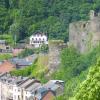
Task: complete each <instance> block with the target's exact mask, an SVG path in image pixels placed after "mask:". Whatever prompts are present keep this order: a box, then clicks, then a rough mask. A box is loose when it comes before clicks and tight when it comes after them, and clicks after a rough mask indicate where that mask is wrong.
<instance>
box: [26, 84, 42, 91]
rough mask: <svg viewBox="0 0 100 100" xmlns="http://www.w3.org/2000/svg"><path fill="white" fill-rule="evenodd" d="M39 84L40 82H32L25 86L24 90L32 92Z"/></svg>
mask: <svg viewBox="0 0 100 100" xmlns="http://www.w3.org/2000/svg"><path fill="white" fill-rule="evenodd" d="M40 86H41V83H34V84H32V85H31V86H29V87H28V88H26V91H30V92H34V91H35V90H36V89H37V88H39V87H40Z"/></svg>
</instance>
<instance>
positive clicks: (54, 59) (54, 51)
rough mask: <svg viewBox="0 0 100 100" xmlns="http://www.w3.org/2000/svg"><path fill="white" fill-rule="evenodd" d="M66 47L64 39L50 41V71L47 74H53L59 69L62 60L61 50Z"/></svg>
mask: <svg viewBox="0 0 100 100" xmlns="http://www.w3.org/2000/svg"><path fill="white" fill-rule="evenodd" d="M65 47H66V44H64V43H63V42H62V41H59V40H52V41H50V42H49V63H48V69H49V73H48V75H47V76H49V75H50V74H52V73H53V72H54V71H55V70H57V69H58V67H59V65H60V63H61V60H60V51H61V50H62V49H63V48H65Z"/></svg>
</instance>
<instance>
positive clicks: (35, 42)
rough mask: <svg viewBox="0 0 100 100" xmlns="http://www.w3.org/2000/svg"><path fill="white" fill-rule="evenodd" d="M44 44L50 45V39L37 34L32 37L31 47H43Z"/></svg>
mask: <svg viewBox="0 0 100 100" xmlns="http://www.w3.org/2000/svg"><path fill="white" fill-rule="evenodd" d="M43 44H48V38H47V36H46V35H44V34H40V33H37V34H35V35H32V36H30V45H32V46H33V47H35V48H38V47H41V46H42V45H43Z"/></svg>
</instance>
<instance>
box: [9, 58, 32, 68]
mask: <svg viewBox="0 0 100 100" xmlns="http://www.w3.org/2000/svg"><path fill="white" fill-rule="evenodd" d="M10 61H11V62H12V63H13V64H15V65H17V66H20V67H25V66H30V65H32V62H31V61H27V60H26V59H20V58H12V59H10Z"/></svg>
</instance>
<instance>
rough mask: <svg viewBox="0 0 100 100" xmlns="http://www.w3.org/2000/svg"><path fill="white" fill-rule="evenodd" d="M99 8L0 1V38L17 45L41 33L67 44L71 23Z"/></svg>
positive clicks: (38, 0)
mask: <svg viewBox="0 0 100 100" xmlns="http://www.w3.org/2000/svg"><path fill="white" fill-rule="evenodd" d="M99 8H100V0H0V34H9V35H12V36H13V39H14V40H15V41H16V40H17V41H18V40H21V39H24V38H27V37H28V36H30V35H31V34H33V33H34V32H37V31H38V32H44V33H46V34H47V35H48V36H49V39H63V40H64V41H67V40H68V27H69V23H71V22H73V21H77V20H81V19H85V20H86V19H88V13H89V11H90V10H91V9H95V10H96V11H99Z"/></svg>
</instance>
